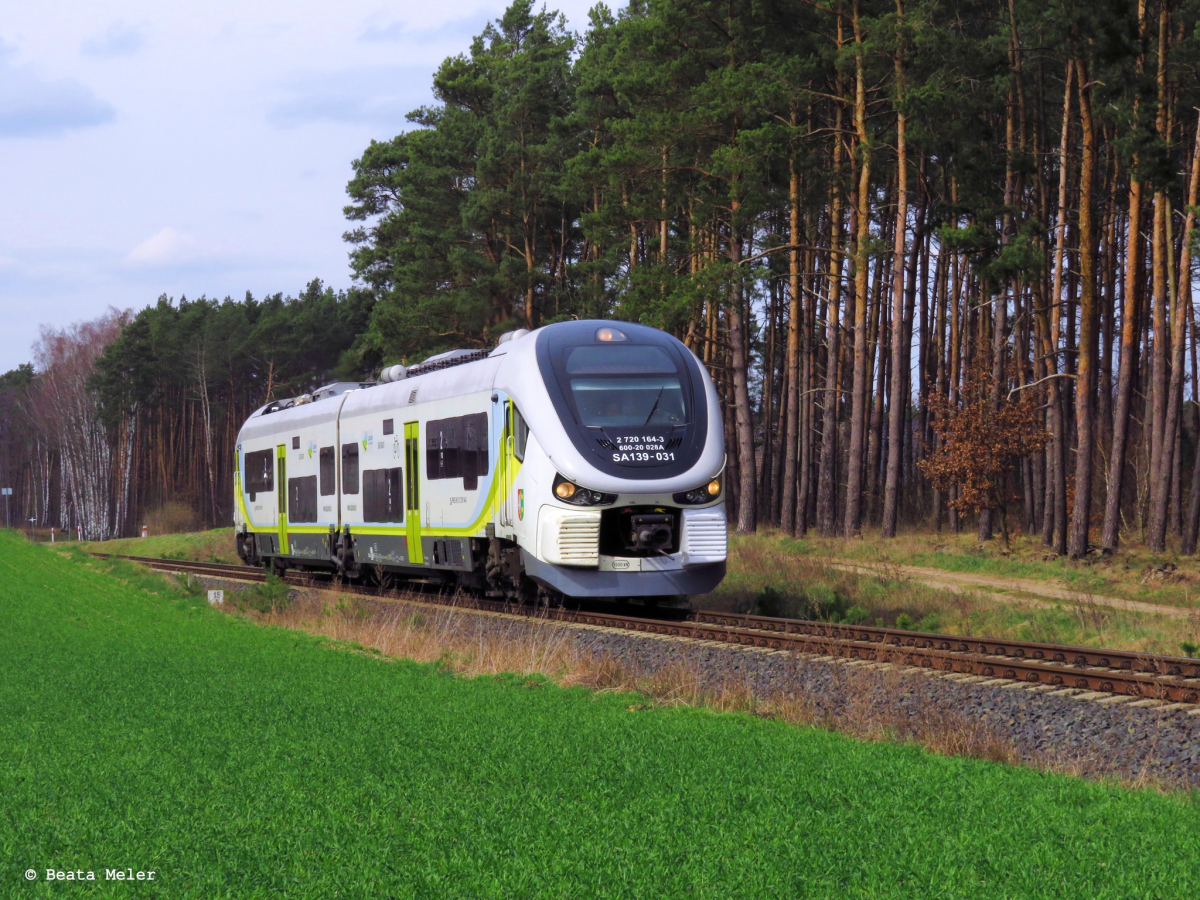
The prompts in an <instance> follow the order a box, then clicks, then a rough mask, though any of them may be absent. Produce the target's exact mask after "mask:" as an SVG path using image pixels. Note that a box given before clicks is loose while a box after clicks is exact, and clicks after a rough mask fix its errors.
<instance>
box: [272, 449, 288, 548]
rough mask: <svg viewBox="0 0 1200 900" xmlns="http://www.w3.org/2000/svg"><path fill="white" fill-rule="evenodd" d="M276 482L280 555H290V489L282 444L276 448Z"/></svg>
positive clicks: (285, 453) (285, 452)
mask: <svg viewBox="0 0 1200 900" xmlns="http://www.w3.org/2000/svg"><path fill="white" fill-rule="evenodd" d="M275 482H276V490H275V497H276V504H277V505H278V507H279V519H278V521H279V553H280V554H281V555H282V556H287V555H288V529H287V526H288V508H287V499H288V489H287V446H286V445H285V444H280V445H279V446H278V447H276V448H275Z"/></svg>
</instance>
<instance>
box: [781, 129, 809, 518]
mask: <svg viewBox="0 0 1200 900" xmlns="http://www.w3.org/2000/svg"><path fill="white" fill-rule="evenodd" d="M792 127H793V128H795V127H796V110H795V109H793V110H792ZM789 168H790V178H789V180H788V243H790V244H791V247H790V248H789V249H788V293H789V294H790V296H789V298H788V336H787V363H786V365H787V373H788V394H787V427H786V428H785V429H784V449H783V500H782V505H781V510H780V513H781V515H780V527H781V528H782V529H783V530H784V531H786V532H787V533H788V534H795V533H796V531H797V522H798V521H799V520H800V519H801V518H803V513H802V512H800V511H798V510H797V504H796V493H797V491H796V480H797V479H796V455H797V453H798V451H799V449H800V396H801V394H800V326H801V319H802V317H803V315H804V311H803V309H802V307H801V298H800V247H799V244H800V174H799V172H797V171H796V156H795V153H793V154H792V156H791V158H790V167H789Z"/></svg>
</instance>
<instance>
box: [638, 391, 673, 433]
mask: <svg viewBox="0 0 1200 900" xmlns="http://www.w3.org/2000/svg"><path fill="white" fill-rule="evenodd" d="M666 389H667V386H666V385H665V384H664V385H663V386H662V387H660V388H659V389H658V396H657V397H655V398H654V405H653V406H652V407H650V415H648V416H646V421H645V422H643V423H642V427H643V428H645V427H646V426H647V425H649V424H650V419H651V417H652V416H653V415H654V412H655V410H657V409H658V401H659V400H661V399H662V395H663V391H665V390H666Z"/></svg>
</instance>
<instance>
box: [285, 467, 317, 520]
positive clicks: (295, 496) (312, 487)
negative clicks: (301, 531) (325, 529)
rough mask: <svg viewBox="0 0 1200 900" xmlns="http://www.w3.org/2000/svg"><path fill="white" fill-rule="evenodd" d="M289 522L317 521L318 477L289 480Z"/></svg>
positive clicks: (309, 476)
mask: <svg viewBox="0 0 1200 900" xmlns="http://www.w3.org/2000/svg"><path fill="white" fill-rule="evenodd" d="M287 517H288V521H289V522H315V521H317V476H316V475H305V476H304V477H303V478H289V479H288V508H287Z"/></svg>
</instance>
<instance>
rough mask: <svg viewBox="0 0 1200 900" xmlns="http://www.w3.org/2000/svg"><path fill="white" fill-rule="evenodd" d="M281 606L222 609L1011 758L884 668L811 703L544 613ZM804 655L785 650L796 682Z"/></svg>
mask: <svg viewBox="0 0 1200 900" xmlns="http://www.w3.org/2000/svg"><path fill="white" fill-rule="evenodd" d="M296 593H297V594H298V596H297V598H296V599H295V601H294V602H293V603H291V605H289V606H288V607H287V608H286V609H282V610H277V611H274V612H268V613H259V612H254V611H252V610H249V609H247V608H245V607H244V606H242V607H241V608H240V609H239V608H238V606H237V605H231V607H230V609H231V611H234V612H236V613H237V614H240V615H243V616H246V617H247V618H250V619H252V620H254V621H257V622H260V623H262V624H265V625H275V626H279V627H282V628H290V629H294V630H297V631H304V632H307V633H309V634H315V635H321V636H323V637H326V638H328V639H330V640H331V641H333V642H336V644H337V646H339V647H342V648H344V649H348V650H356V651H364V650H365V651H368V652H374V653H378V654H381V655H382V656H384V657H388V658H402V659H411V660H415V661H417V662H424V663H434V664H436V665H438V666H440V667H442V668H443V669H445V670H447V671H452V672H455V673H457V674H460V675H463V676H467V677H476V676H487V675H501V674H515V675H519V676H541V677H544V678H548V679H550V680H551V681H553V682H555V683H557V684H560V685H563V686H583V687H587V688H589V689H591V690H595V691H605V692H608V691H617V692H626V693H630V694H631V695H633V699H634V702H633V703H632V704H631V706H630V709H633V710H636V709H642V708H650V707H652V706H686V707H698V708H707V709H712V710H715V711H719V712H740V713H747V714H750V715H754V716H759V717H762V718H767V719H777V720H780V721H783V722H788V723H792V724H796V725H811V726H818V727H822V728H827V729H830V730H835V731H839V732H843V733H845V734H849V735H853V736H855V737H858V738H862V739H866V740H889V741H901V742H915V743H918V744H920V745H922V746H924V747H926V748H927V749H929V750H930V751H932V752H934V753H939V754H943V755H955V756H973V757H978V758H981V759H988V760H993V761H997V762H1004V763H1010V764H1011V763H1016V762H1018V754H1017V752H1016V750H1015V748H1014V747H1013V746H1012V745H1011V743H1010V742H1008V741H1007V740H1006V739H1005V738H1004V737H1003V736H1002V735H1000V734H999V733H998V732H995V731H994V730H992V729H990V728H989V727H988V726H986V725H985V724H983V723H980V722H978V721H972V720H969V719H968V718H967V717H966V716H963V715H962V714H961V713H958V712H956V711H954V710H950V709H945V708H937V707H932V706H930V707H929V708H921V709H920V711H919V712H920V714H919V715H912V714H910V713H909V712H906V711H905V709H904V706H903V704H902V703H901V702H900V698H902V697H903V696H904V695H905V694H906V693H908V692H909V690H910V688H911V681H909V680H908V679H906V678H905V676H903V675H902V674H900V673H899V672H898V671H896V670H893V669H869V670H864V669H861V668H854V667H848V666H838V667H837V668H836V670H835V671H836V672H837V673H838V674H837V675H836V676H835V677H836V678H837V679H838V680H839V683H838V684H837V685H836V693H837V695H838V697H839V698H840V701H839V702H838V704H837V705H836V706H835V707H833V708H822V707H819V706H818V705H816V704H815V703H814V702H813V700H812V699H811V698H810V697H809V696H807V695H806V693H805V692H804V691H803V689H802V687H799V688H797V689H796V690H793V691H790V692H771V693H766V694H763V693H761V692H759V691H756V690H755V689H754V687H753V685H752V684H751V682H750V681H749V679H748V678H746V677H744V676H730V677H725V678H715V677H714V675H713V673H712V672H711V670H707V671H706V670H702V669H701V668H700V667H699V666H698V665H697V664H695V663H694V662H691V661H686V660H685V661H680V662H674V663H670V664H668V665H665V666H660V667H657V668H654V669H641V668H639V667H637V666H635V665H631V664H629V663H627V662H624V661H621V660H618V659H616V658H615V657H613V656H612V655H610V654H606V653H599V654H597V653H590V652H587V651H585V650H581V649H579V648H578V647H577V646H576V644H575V642H574V640H573V637H574V635H573V633H572V631H571V630H570V629H569V628H565V627H562V626H559V625H556V624H553V623H551V622H548V621H538V620H536V619H535V620H529V619H510V618H507V617H494V616H491V617H489V616H487V615H486V614H480V613H478V612H476V611H469V610H466V609H462V608H455V607H452V606H446V607H440V606H429V605H425V604H421V603H419V602H417V601H413V600H411V599H408V600H405V599H400V600H397V601H395V602H379V601H373V600H368V599H364V598H360V597H340V598H335V597H334V596H332V595H330V594H328V593H327V592H317V591H300V592H296ZM807 665H808V663H807V662H806V661H805V660H803V658H795V666H796V670H797V676H798V678H797V681H796V683H797V684H798V685H801V686H802V685H803V681H804V673H805V671H806V667H807Z"/></svg>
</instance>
